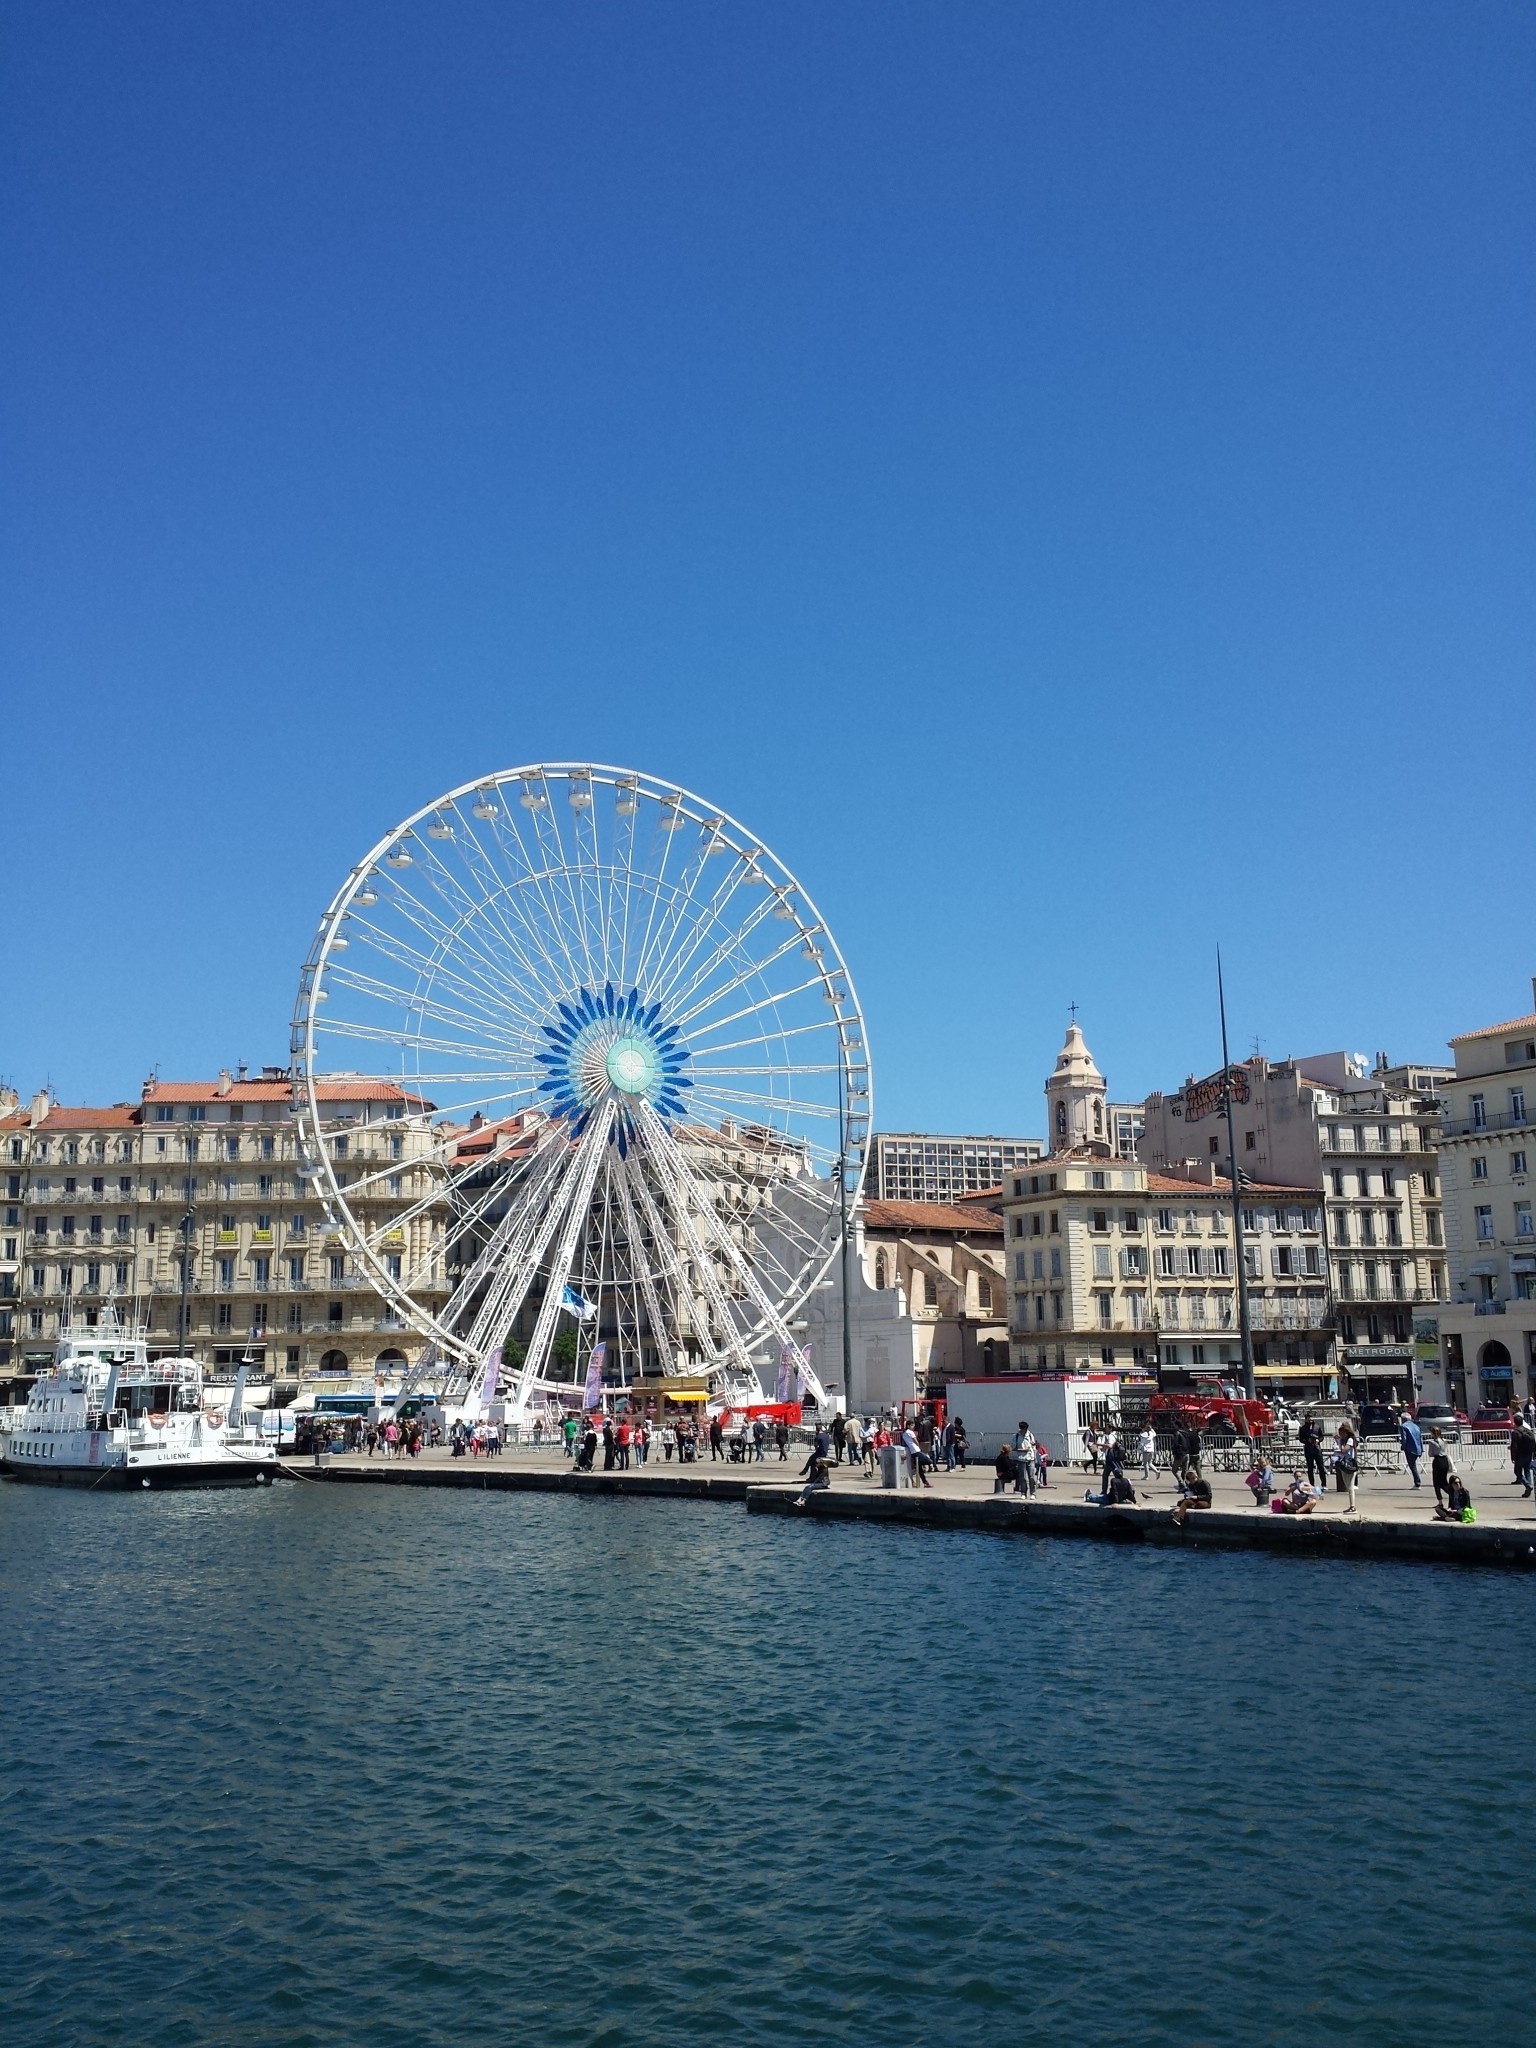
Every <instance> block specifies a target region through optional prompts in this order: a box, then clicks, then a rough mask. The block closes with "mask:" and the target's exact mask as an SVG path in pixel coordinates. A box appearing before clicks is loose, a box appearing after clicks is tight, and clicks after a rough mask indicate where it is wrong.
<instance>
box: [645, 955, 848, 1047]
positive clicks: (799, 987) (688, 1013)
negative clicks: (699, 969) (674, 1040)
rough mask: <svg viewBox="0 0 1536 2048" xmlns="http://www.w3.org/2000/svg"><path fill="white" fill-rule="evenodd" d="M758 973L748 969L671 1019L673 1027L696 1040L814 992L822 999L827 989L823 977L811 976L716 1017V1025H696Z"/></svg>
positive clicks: (714, 1023)
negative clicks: (695, 1037) (703, 1035)
mask: <svg viewBox="0 0 1536 2048" xmlns="http://www.w3.org/2000/svg"><path fill="white" fill-rule="evenodd" d="M757 973H758V969H757V968H756V966H753V967H750V968H747V969H745V970H744V971H743V972H742V973H740V974H738V975H736V976H735V977H734V978H733V979H732V980H731V981H730V982H729V983H728V984H727V985H726V986H725V987H724V988H721V989H716V990H713V991H712V992H711V993H710V994H709V995H708V996H706V997H705V998H704V999H703V1001H702V1002H699V1003H696V1004H695V1005H694V1007H693V1008H692V1009H691V1010H685V1011H683V1012H682V1013H681V1014H680V1015H678V1014H674V1015H673V1018H672V1021H673V1023H674V1024H676V1026H677V1027H678V1029H679V1030H680V1031H686V1032H689V1033H690V1035H691V1036H697V1035H699V1034H701V1033H704V1032H708V1031H718V1030H720V1029H722V1028H723V1027H724V1026H725V1025H727V1024H734V1023H736V1022H737V1021H738V1019H740V1018H742V1017H756V1016H759V1015H761V1013H762V1011H763V1010H764V1009H765V1008H768V1007H769V1006H770V1005H774V1006H776V1005H778V1004H781V1003H788V1002H791V1001H793V999H794V998H795V997H796V996H804V995H810V994H811V993H812V992H813V991H814V992H815V993H816V994H818V995H819V994H822V993H824V992H825V989H826V983H825V982H824V981H823V979H822V978H821V976H820V975H819V974H818V975H812V976H811V978H810V979H809V980H808V981H799V982H796V983H795V985H794V987H793V988H781V989H773V990H771V991H769V992H766V993H765V994H764V995H763V996H761V997H759V999H758V1000H757V1001H756V1002H753V1003H749V1004H748V1005H747V1006H746V1008H745V1009H741V1010H732V1011H731V1012H730V1013H729V1014H728V1015H726V1016H724V1017H717V1018H716V1019H715V1020H714V1022H713V1024H700V1025H698V1026H695V1025H694V1019H695V1018H697V1017H701V1016H703V1015H705V1014H706V1013H707V1012H708V1011H709V1010H711V1009H712V1008H713V1007H714V1005H715V1004H716V1003H723V1002H727V1001H728V1000H729V999H730V998H731V997H732V996H733V995H735V994H736V993H737V992H738V991H739V990H740V989H742V988H744V987H745V986H746V984H747V983H748V982H749V981H751V980H752V979H753V978H754V976H755V975H756V974H757Z"/></svg>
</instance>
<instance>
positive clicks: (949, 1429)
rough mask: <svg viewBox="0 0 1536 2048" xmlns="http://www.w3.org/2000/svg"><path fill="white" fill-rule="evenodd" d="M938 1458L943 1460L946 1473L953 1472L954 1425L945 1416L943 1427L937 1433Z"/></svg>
mask: <svg viewBox="0 0 1536 2048" xmlns="http://www.w3.org/2000/svg"><path fill="white" fill-rule="evenodd" d="M939 1456H940V1457H941V1458H942V1459H943V1460H944V1470H945V1471H946V1472H953V1471H954V1469H955V1425H954V1424H953V1422H951V1421H950V1419H949V1417H948V1416H947V1415H946V1416H945V1418H944V1427H943V1428H942V1429H941V1430H940V1431H939Z"/></svg>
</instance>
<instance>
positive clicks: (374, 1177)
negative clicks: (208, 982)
mask: <svg viewBox="0 0 1536 2048" xmlns="http://www.w3.org/2000/svg"><path fill="white" fill-rule="evenodd" d="M318 1092H319V1094H320V1098H321V1101H322V1103H323V1104H324V1106H325V1109H326V1111H327V1123H326V1136H327V1143H328V1144H329V1146H330V1147H331V1149H332V1152H333V1155H334V1157H335V1159H336V1161H337V1162H338V1174H339V1176H340V1178H341V1179H342V1180H343V1181H345V1179H346V1178H347V1176H348V1175H349V1174H355V1175H357V1176H358V1177H359V1178H362V1179H365V1180H366V1181H367V1183H368V1192H367V1194H366V1197H365V1198H364V1197H360V1200H363V1202H364V1210H365V1214H369V1215H374V1214H376V1215H377V1218H378V1221H379V1228H380V1240H379V1241H380V1245H381V1248H382V1255H383V1256H384V1257H385V1258H386V1259H387V1260H389V1261H390V1262H391V1268H392V1270H393V1271H395V1272H396V1273H399V1272H400V1271H401V1270H402V1268H401V1264H400V1263H399V1262H402V1261H403V1262H404V1263H405V1266H406V1267H408V1268H409V1269H410V1270H411V1271H412V1272H413V1273H415V1274H417V1275H421V1276H425V1283H426V1284H425V1285H424V1286H422V1288H421V1296H422V1298H423V1300H424V1301H425V1302H426V1303H427V1304H428V1305H429V1306H435V1305H437V1303H439V1302H440V1301H441V1300H442V1299H445V1298H446V1286H445V1285H444V1284H443V1256H442V1237H443V1232H444V1228H445V1223H446V1214H447V1210H446V1203H445V1202H443V1201H442V1200H440V1199H437V1198H436V1197H435V1196H434V1193H433V1187H434V1181H433V1179H432V1178H431V1177H429V1175H428V1174H427V1172H426V1170H425V1163H424V1162H425V1160H426V1158H427V1156H428V1155H429V1154H430V1153H431V1151H432V1149H433V1142H434V1140H433V1134H432V1132H431V1129H430V1126H429V1122H428V1117H429V1114H430V1105H428V1104H424V1103H420V1102H418V1101H416V1100H414V1099H412V1098H408V1097H407V1096H406V1095H404V1094H403V1093H402V1092H401V1090H400V1089H399V1088H397V1087H395V1086H394V1085H393V1084H392V1083H390V1082H381V1081H377V1080H373V1079H367V1078H359V1077H355V1076H348V1075H333V1076H329V1077H327V1078H326V1079H324V1080H323V1081H321V1082H320V1083H319V1088H318ZM342 1162H345V1163H342ZM396 1165H398V1168H399V1171H398V1172H397V1173H396V1172H392V1171H391V1170H390V1169H391V1168H392V1167H394V1166H396ZM0 1172H3V1175H4V1183H3V1185H4V1194H5V1204H4V1211H3V1213H4V1217H5V1219H6V1220H5V1224H4V1228H3V1231H0V1252H3V1253H4V1257H3V1258H0V1389H4V1391H12V1392H14V1391H16V1390H17V1389H19V1388H21V1387H24V1386H25V1385H26V1384H27V1383H29V1382H30V1379H31V1378H32V1376H33V1375H34V1374H35V1373H36V1371H37V1370H38V1368H39V1366H40V1365H42V1364H45V1363H46V1362H47V1360H48V1358H49V1356H50V1355H51V1350H52V1345H53V1341H54V1339H55V1338H56V1337H57V1334H58V1331H59V1327H60V1324H61V1322H62V1321H64V1320H68V1319H70V1318H72V1317H75V1318H79V1319H80V1320H83V1321H84V1322H86V1323H90V1322H92V1321H93V1320H94V1319H95V1318H96V1317H97V1316H98V1315H99V1314H100V1313H101V1310H102V1309H103V1308H104V1306H105V1305H106V1303H107V1301H108V1300H115V1302H116V1304H117V1307H118V1310H119V1313H121V1314H123V1315H124V1316H125V1317H128V1316H132V1317H135V1318H136V1319H137V1320H139V1321H140V1322H141V1323H142V1324H143V1326H144V1327H145V1329H146V1331H147V1333H148V1336H149V1340H150V1346H151V1350H152V1352H154V1353H157V1354H159V1355H162V1356H163V1355H168V1354H170V1353H173V1352H175V1351H177V1350H178V1349H180V1348H182V1347H183V1344H184V1345H185V1348H186V1349H187V1350H188V1351H190V1352H192V1353H194V1354H195V1355H196V1356H198V1357H200V1358H202V1359H203V1361H204V1362H205V1364H207V1365H209V1366H210V1367H213V1368H214V1369H219V1368H230V1367H233V1366H234V1365H237V1364H240V1363H242V1362H243V1363H245V1364H246V1366H247V1369H248V1371H249V1372H250V1373H251V1374H252V1375H253V1376H265V1377H268V1378H271V1379H273V1380H275V1381H278V1382H287V1383H289V1384H293V1385H297V1384H298V1383H299V1382H301V1381H303V1380H305V1379H307V1378H315V1377H329V1378H341V1377H345V1376H347V1375H357V1374H362V1375H365V1376H369V1377H371V1376H372V1375H373V1374H374V1372H375V1371H383V1372H391V1371H398V1370H400V1369H401V1367H402V1366H404V1365H406V1364H408V1363H409V1362H410V1361H411V1360H412V1359H413V1358H414V1357H415V1356H416V1355H417V1353H418V1352H419V1350H420V1348H421V1342H422V1340H421V1339H420V1337H419V1336H418V1335H417V1334H416V1333H415V1332H414V1331H413V1330H411V1329H409V1328H408V1327H407V1326H406V1325H405V1324H404V1322H403V1320H402V1318H401V1317H400V1316H399V1314H398V1313H397V1312H396V1311H395V1310H394V1309H393V1308H392V1307H390V1306H389V1305H388V1304H387V1303H385V1302H384V1301H383V1300H381V1299H380V1297H379V1295H378V1294H377V1293H376V1292H375V1291H374V1289H373V1287H372V1286H371V1285H370V1283H369V1281H368V1279H367V1277H366V1276H365V1275H364V1274H363V1273H362V1272H361V1271H360V1270H359V1269H358V1268H357V1266H356V1265H355V1263H354V1262H353V1259H352V1256H351V1254H350V1252H349V1250H348V1249H347V1247H346V1246H345V1244H344V1243H343V1241H342V1240H341V1238H340V1237H339V1235H337V1234H336V1233H335V1232H334V1231H333V1230H332V1229H331V1227H330V1225H329V1223H328V1222H327V1220H326V1217H325V1214H324V1210H323V1208H322V1206H321V1205H320V1203H319V1202H318V1200H317V1199H316V1197H315V1194H314V1188H313V1184H312V1182H311V1181H310V1179H308V1178H307V1177H306V1176H305V1174H304V1173H303V1171H302V1167H301V1161H300V1157H299V1147H298V1133H297V1127H296V1125H295V1122H294V1119H293V1115H292V1110H291V1091H290V1086H289V1082H288V1078H287V1075H286V1073H284V1072H283V1071H282V1070H281V1069H276V1068H265V1069H263V1071H262V1073H261V1075H260V1077H258V1078H256V1079H250V1078H247V1076H246V1074H245V1072H244V1070H243V1069H242V1070H240V1071H238V1072H237V1073H235V1074H231V1073H228V1072H225V1073H221V1074H220V1075H219V1077H218V1079H217V1080H216V1081H190V1082H187V1081H182V1082H177V1081H160V1080H157V1079H151V1080H148V1081H146V1082H145V1083H144V1086H143V1088H142V1090H141V1091H140V1098H139V1100H138V1101H137V1102H125V1103H116V1104H112V1105H110V1106H107V1107H104V1108H91V1107H87V1108H71V1107H67V1106H65V1105H63V1104H60V1103H56V1102H54V1101H53V1100H52V1099H51V1098H50V1097H49V1096H47V1095H39V1096H37V1097H36V1098H34V1099H33V1100H32V1101H31V1102H30V1103H28V1104H27V1105H25V1107H23V1106H21V1105H20V1104H18V1105H17V1106H16V1107H15V1108H14V1109H12V1110H11V1111H10V1112H9V1113H7V1114H6V1115H4V1116H3V1117H0ZM393 1216H399V1217H401V1218H403V1219H404V1220H403V1221H402V1222H400V1223H399V1225H398V1226H396V1225H395V1224H394V1223H393V1222H392V1221H391V1218H392V1217H393ZM435 1288H436V1290H438V1291H434V1290H435ZM7 1381H8V1382H10V1383H11V1386H10V1387H9V1388H5V1382H7ZM4 1391H0V1399H3V1398H4Z"/></svg>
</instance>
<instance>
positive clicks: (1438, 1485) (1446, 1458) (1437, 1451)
mask: <svg viewBox="0 0 1536 2048" xmlns="http://www.w3.org/2000/svg"><path fill="white" fill-rule="evenodd" d="M1425 1449H1426V1450H1427V1451H1428V1452H1429V1483H1430V1485H1431V1486H1432V1487H1433V1488H1434V1489H1435V1506H1436V1507H1440V1506H1442V1505H1443V1504H1444V1501H1445V1489H1446V1488H1447V1486H1449V1485H1450V1483H1451V1480H1452V1479H1453V1478H1454V1477H1455V1473H1456V1467H1455V1466H1454V1465H1453V1464H1452V1463H1451V1447H1450V1445H1449V1444H1448V1443H1447V1442H1446V1440H1445V1438H1444V1437H1443V1436H1442V1435H1441V1434H1440V1425H1439V1423H1432V1424H1431V1425H1430V1431H1429V1442H1428V1443H1427V1444H1426V1445H1425Z"/></svg>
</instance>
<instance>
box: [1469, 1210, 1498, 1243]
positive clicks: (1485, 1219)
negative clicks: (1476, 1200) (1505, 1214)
mask: <svg viewBox="0 0 1536 2048" xmlns="http://www.w3.org/2000/svg"><path fill="white" fill-rule="evenodd" d="M1473 1213H1474V1214H1475V1215H1476V1217H1477V1234H1478V1236H1479V1238H1481V1239H1482V1241H1483V1242H1484V1243H1485V1244H1491V1243H1492V1242H1493V1211H1492V1209H1490V1208H1489V1207H1488V1206H1487V1205H1486V1204H1484V1205H1483V1206H1482V1207H1481V1208H1479V1209H1477V1210H1475V1211H1474V1212H1473Z"/></svg>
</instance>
